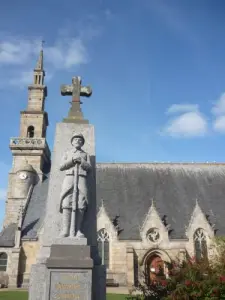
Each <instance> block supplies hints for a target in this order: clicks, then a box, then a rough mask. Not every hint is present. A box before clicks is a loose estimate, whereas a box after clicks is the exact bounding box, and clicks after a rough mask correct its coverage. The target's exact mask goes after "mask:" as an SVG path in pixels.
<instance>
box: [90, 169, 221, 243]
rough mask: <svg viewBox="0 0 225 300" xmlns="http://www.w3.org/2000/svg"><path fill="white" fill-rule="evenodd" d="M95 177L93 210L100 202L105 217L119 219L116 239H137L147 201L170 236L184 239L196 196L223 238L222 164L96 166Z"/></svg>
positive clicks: (145, 212)
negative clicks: (94, 203)
mask: <svg viewBox="0 0 225 300" xmlns="http://www.w3.org/2000/svg"><path fill="white" fill-rule="evenodd" d="M96 178H97V200H98V206H100V205H101V201H100V200H101V199H103V200H104V204H105V209H106V211H107V213H108V214H109V216H110V218H111V219H112V218H114V217H115V216H116V215H119V216H120V217H119V226H120V228H121V229H123V231H122V232H121V234H120V235H119V238H120V239H126V240H138V239H140V233H139V227H140V226H142V224H143V222H144V220H145V216H146V214H147V213H148V210H149V207H150V205H151V198H153V199H154V201H155V206H156V209H157V211H158V212H159V215H160V216H161V217H163V216H164V215H166V216H167V222H168V223H169V224H171V229H172V230H173V231H172V234H171V237H172V238H185V226H187V225H188V224H189V221H190V218H191V215H192V212H193V210H194V207H195V203H196V198H198V202H199V206H200V207H201V209H202V211H203V213H205V214H208V215H209V216H210V220H211V221H212V223H215V225H216V229H218V235H223V234H225V222H224V216H225V165H211V164H198V165H197V164H151V163H150V164H98V168H97V176H96Z"/></svg>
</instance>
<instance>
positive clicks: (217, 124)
mask: <svg viewBox="0 0 225 300" xmlns="http://www.w3.org/2000/svg"><path fill="white" fill-rule="evenodd" d="M213 129H214V130H215V131H219V132H225V116H219V117H217V118H216V119H215V121H214V122H213Z"/></svg>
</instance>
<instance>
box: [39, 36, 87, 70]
mask: <svg viewBox="0 0 225 300" xmlns="http://www.w3.org/2000/svg"><path fill="white" fill-rule="evenodd" d="M44 53H45V58H46V62H48V63H50V64H52V66H53V67H54V68H56V69H69V68H71V67H73V66H77V65H81V64H85V63H87V62H88V54H87V49H86V47H85V46H84V43H83V42H82V40H81V39H80V38H72V39H66V40H59V41H57V42H56V44H55V45H53V46H51V47H46V48H45V52H44Z"/></svg>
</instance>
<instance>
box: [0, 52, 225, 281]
mask: <svg viewBox="0 0 225 300" xmlns="http://www.w3.org/2000/svg"><path fill="white" fill-rule="evenodd" d="M33 75H34V76H33V83H32V84H31V85H30V86H28V101H27V107H26V109H25V110H24V111H21V113H20V131H19V136H18V137H13V138H11V139H10V150H11V152H12V168H11V170H10V172H9V179H8V192H7V199H6V212H5V218H4V223H3V229H2V232H1V233H0V274H1V275H0V280H2V279H1V278H8V279H7V281H8V286H9V287H15V286H19V287H27V286H28V284H29V276H30V269H31V265H32V264H34V263H36V257H37V253H38V251H39V248H40V239H39V237H40V235H41V233H42V231H43V220H44V216H45V205H46V198H47V192H48V183H49V175H50V171H51V152H50V150H49V146H48V143H47V139H46V132H47V127H48V113H47V112H46V111H45V98H46V96H47V87H46V86H45V84H44V77H45V72H44V68H43V50H41V52H40V56H39V58H38V62H37V65H36V67H35V69H34V73H33ZM96 193H97V211H96V214H97V238H98V248H99V254H100V256H101V260H102V264H104V265H106V269H107V284H108V285H111V286H125V287H131V286H133V285H135V284H137V282H138V280H140V278H141V275H142V273H143V272H144V273H145V276H147V278H148V279H149V280H151V279H156V278H157V275H158V272H159V270H160V272H162V273H163V274H164V275H165V276H169V275H168V269H167V265H168V264H167V263H170V262H171V261H173V260H175V259H185V258H186V257H187V256H190V257H193V256H194V257H196V258H201V257H210V256H211V255H213V251H214V250H213V249H214V247H213V245H214V237H215V235H217V236H223V235H224V234H225V221H224V215H225V164H222V163H221V164H219V163H153V162H151V157H149V163H135V162H131V163H98V162H97V164H96Z"/></svg>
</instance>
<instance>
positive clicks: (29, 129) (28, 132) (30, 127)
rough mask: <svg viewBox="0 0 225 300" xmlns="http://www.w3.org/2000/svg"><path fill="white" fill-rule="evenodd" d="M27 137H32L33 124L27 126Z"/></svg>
mask: <svg viewBox="0 0 225 300" xmlns="http://www.w3.org/2000/svg"><path fill="white" fill-rule="evenodd" d="M27 137H28V138H33V137H34V126H32V125H31V126H29V127H28V128H27Z"/></svg>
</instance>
